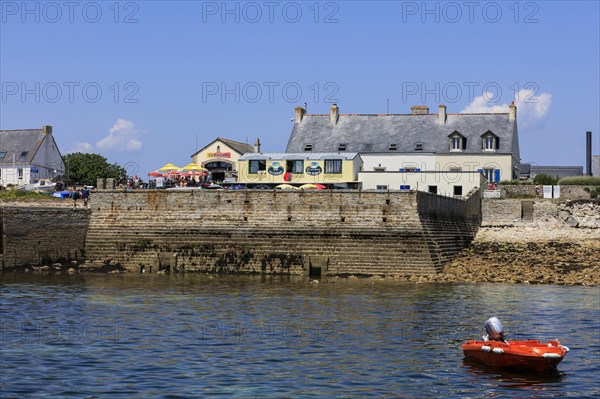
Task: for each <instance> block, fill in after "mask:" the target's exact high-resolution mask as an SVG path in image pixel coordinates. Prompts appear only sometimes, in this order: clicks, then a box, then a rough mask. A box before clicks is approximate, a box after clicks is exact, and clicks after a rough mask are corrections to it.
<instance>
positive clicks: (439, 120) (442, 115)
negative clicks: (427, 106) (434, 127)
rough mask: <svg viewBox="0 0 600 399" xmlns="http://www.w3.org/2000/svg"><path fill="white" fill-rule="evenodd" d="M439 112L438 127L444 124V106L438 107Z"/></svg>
mask: <svg viewBox="0 0 600 399" xmlns="http://www.w3.org/2000/svg"><path fill="white" fill-rule="evenodd" d="M439 110H440V112H439V116H438V122H439V123H440V125H444V124H446V106H445V105H440V107H439Z"/></svg>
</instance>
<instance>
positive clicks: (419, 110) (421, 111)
mask: <svg viewBox="0 0 600 399" xmlns="http://www.w3.org/2000/svg"><path fill="white" fill-rule="evenodd" d="M410 110H411V111H412V113H413V115H428V114H429V107H428V106H426V105H415V106H412V107H410Z"/></svg>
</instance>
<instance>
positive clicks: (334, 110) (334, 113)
mask: <svg viewBox="0 0 600 399" xmlns="http://www.w3.org/2000/svg"><path fill="white" fill-rule="evenodd" d="M339 117H340V109H339V108H338V106H337V104H332V105H331V108H330V109H329V121H330V122H331V124H332V125H335V124H337V121H338V118H339Z"/></svg>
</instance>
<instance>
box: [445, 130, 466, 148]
mask: <svg viewBox="0 0 600 399" xmlns="http://www.w3.org/2000/svg"><path fill="white" fill-rule="evenodd" d="M448 137H450V151H463V150H466V149H467V139H466V138H465V137H464V136H463V135H462V134H460V133H459V132H457V131H454V132H453V133H452V134H451V135H450V136H448Z"/></svg>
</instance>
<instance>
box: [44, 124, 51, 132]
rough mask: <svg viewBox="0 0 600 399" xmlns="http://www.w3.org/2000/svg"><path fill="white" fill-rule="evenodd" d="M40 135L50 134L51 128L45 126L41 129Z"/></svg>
mask: <svg viewBox="0 0 600 399" xmlns="http://www.w3.org/2000/svg"><path fill="white" fill-rule="evenodd" d="M42 133H44V134H52V126H49V125H46V126H44V127H42Z"/></svg>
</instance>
